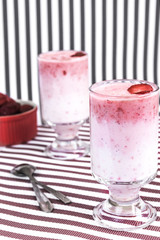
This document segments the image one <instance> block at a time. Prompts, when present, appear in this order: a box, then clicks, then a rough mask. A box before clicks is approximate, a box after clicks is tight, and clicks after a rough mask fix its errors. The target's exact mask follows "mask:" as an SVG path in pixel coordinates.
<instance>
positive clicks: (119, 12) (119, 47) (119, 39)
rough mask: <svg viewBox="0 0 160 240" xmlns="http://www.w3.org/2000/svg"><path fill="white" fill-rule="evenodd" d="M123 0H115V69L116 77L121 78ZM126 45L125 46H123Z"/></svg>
mask: <svg viewBox="0 0 160 240" xmlns="http://www.w3.org/2000/svg"><path fill="white" fill-rule="evenodd" d="M123 7H124V0H123V1H117V57H116V60H117V69H116V74H117V78H118V79H122V75H123V74H122V63H123V58H122V56H123V31H124V26H123V15H124V11H123ZM125 47H127V46H125Z"/></svg>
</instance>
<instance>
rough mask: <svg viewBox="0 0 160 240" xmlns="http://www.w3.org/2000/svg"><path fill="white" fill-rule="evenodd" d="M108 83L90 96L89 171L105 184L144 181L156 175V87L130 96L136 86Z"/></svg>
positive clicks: (104, 83)
mask: <svg viewBox="0 0 160 240" xmlns="http://www.w3.org/2000/svg"><path fill="white" fill-rule="evenodd" d="M107 82H110V81H107ZM107 82H106V81H104V82H103V83H97V84H95V85H93V86H92V89H91V93H90V117H91V157H92V171H93V173H94V175H96V176H97V177H98V178H99V179H101V180H102V181H103V182H106V183H107V182H114V181H115V182H132V181H133V182H135V181H143V180H145V179H148V178H149V177H151V176H153V175H154V174H155V173H156V171H157V152H158V108H159V101H158V99H159V95H158V91H156V89H157V87H156V85H154V84H152V87H153V91H152V92H150V93H146V94H131V93H130V92H129V91H128V90H127V89H128V88H129V87H130V86H131V85H133V84H135V83H130V81H128V82H125V83H122V82H118V81H116V82H113V83H111V82H110V83H109V84H107ZM115 191H120V189H118V187H117V189H115ZM125 191H126V189H125ZM132 193H133V191H132ZM124 194H125V193H124ZM133 194H134V193H133Z"/></svg>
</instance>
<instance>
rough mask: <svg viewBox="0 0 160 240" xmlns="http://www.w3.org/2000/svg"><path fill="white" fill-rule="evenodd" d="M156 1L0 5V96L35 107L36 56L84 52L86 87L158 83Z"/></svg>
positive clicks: (159, 6) (18, 0)
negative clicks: (125, 82) (104, 83)
mask: <svg viewBox="0 0 160 240" xmlns="http://www.w3.org/2000/svg"><path fill="white" fill-rule="evenodd" d="M159 15H160V1H159V0H132V1H129V0H0V56H1V57H0V92H3V93H7V94H8V95H10V96H11V97H13V98H21V99H24V100H27V99H30V100H33V101H34V102H35V103H37V104H38V105H39V91H38V68H37V55H38V54H39V53H41V52H46V51H48V50H68V49H75V50H85V51H86V52H88V54H89V67H90V83H94V82H98V81H101V80H104V79H113V78H136V79H144V80H149V81H152V82H155V83H159V81H160V80H159V78H160V70H159V68H158V66H159V64H160V61H159V59H160V47H159V41H160V40H159V39H160V37H159V34H160V31H159V28H160V24H159V21H160V17H159Z"/></svg>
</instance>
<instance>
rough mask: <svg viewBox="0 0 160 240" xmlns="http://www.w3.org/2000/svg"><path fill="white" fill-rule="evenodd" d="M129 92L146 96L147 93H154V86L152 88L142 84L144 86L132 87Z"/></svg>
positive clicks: (136, 85)
mask: <svg viewBox="0 0 160 240" xmlns="http://www.w3.org/2000/svg"><path fill="white" fill-rule="evenodd" d="M127 90H128V92H130V93H131V94H145V93H149V92H152V91H153V88H152V86H150V85H148V84H146V83H142V84H135V85H132V86H131V87H129V88H128V89H127Z"/></svg>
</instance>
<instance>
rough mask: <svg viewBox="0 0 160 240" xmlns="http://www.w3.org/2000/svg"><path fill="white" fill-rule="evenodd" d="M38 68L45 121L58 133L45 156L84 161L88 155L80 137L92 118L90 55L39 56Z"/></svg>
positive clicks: (56, 52)
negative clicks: (81, 129) (89, 118)
mask: <svg viewBox="0 0 160 240" xmlns="http://www.w3.org/2000/svg"><path fill="white" fill-rule="evenodd" d="M38 64H39V86H40V98H41V114H42V121H43V123H45V124H47V125H48V126H50V127H52V128H53V129H54V130H55V133H56V138H55V139H54V141H53V142H52V143H51V144H50V145H49V146H47V148H46V149H45V152H46V154H47V155H48V156H49V157H51V158H54V159H61V160H67V159H76V158H79V157H82V156H84V155H86V154H87V153H88V152H89V145H88V144H87V143H86V142H84V141H82V140H80V139H79V137H78V130H79V128H80V127H81V126H82V125H83V124H84V123H85V122H86V121H87V119H88V116H89V93H88V84H89V81H88V55H87V54H86V53H85V52H76V51H73V50H70V51H51V52H47V53H43V54H40V55H39V57H38Z"/></svg>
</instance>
